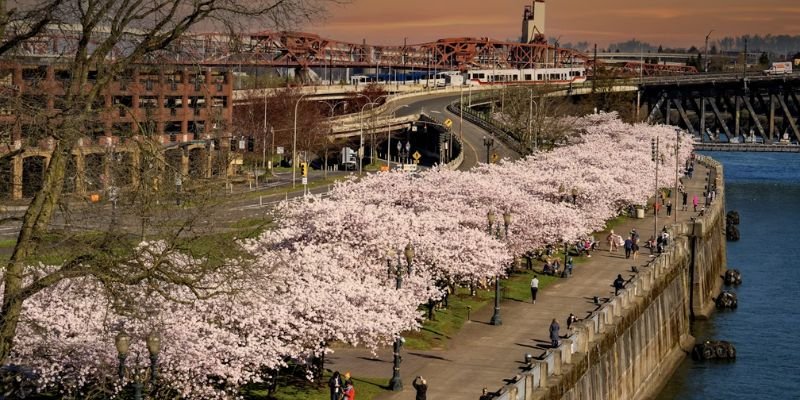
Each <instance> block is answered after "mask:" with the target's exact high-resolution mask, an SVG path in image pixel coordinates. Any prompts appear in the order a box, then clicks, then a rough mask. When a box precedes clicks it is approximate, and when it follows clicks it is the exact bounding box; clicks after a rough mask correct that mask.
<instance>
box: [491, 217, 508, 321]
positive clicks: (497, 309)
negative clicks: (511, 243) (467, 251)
mask: <svg viewBox="0 0 800 400" xmlns="http://www.w3.org/2000/svg"><path fill="white" fill-rule="evenodd" d="M486 219H487V220H488V222H489V227H488V232H489V235H491V234H492V226H493V225H494V222H495V214H494V212H493V211H491V210H489V212H488V213H487V214H486ZM510 225H511V211H506V212H504V213H503V226H504V228H505V229H504V232H505V237H506V238H508V228H509V226H510ZM496 231H497V238H498V239H500V226H499V225H497V230H496ZM489 323H490V324H492V325H495V326H498V325H503V320H502V319H501V317H500V275H499V274H498V275H497V276H495V278H494V313H493V314H492V319H491V321H490V322H489Z"/></svg>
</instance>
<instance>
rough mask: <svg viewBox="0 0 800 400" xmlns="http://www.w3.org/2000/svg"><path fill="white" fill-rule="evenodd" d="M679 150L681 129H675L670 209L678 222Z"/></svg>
mask: <svg viewBox="0 0 800 400" xmlns="http://www.w3.org/2000/svg"><path fill="white" fill-rule="evenodd" d="M680 150H681V130H680V129H677V128H676V129H675V190H673V191H672V192H673V195H672V211H673V212H674V213H675V223H676V224H677V223H678V154H680Z"/></svg>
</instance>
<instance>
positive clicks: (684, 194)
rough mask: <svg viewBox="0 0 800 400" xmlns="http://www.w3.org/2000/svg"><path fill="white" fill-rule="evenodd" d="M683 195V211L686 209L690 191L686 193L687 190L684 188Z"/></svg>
mask: <svg viewBox="0 0 800 400" xmlns="http://www.w3.org/2000/svg"><path fill="white" fill-rule="evenodd" d="M681 196H682V197H683V203H682V204H683V207H682V208H681V211H686V201H687V200H688V199H689V193H686V191H683V190H682V191H681Z"/></svg>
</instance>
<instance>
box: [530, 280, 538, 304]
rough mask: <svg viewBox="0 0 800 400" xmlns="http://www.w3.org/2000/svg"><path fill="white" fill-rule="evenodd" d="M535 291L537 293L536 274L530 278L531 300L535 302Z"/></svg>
mask: <svg viewBox="0 0 800 400" xmlns="http://www.w3.org/2000/svg"><path fill="white" fill-rule="evenodd" d="M536 293H539V278H537V277H536V275H534V276H533V279H531V302H532V303H533V304H536Z"/></svg>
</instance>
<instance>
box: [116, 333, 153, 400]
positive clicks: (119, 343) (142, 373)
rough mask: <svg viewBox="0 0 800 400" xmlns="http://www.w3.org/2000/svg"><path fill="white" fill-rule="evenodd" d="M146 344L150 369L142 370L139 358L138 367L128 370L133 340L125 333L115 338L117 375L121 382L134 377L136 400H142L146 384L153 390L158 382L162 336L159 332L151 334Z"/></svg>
mask: <svg viewBox="0 0 800 400" xmlns="http://www.w3.org/2000/svg"><path fill="white" fill-rule="evenodd" d="M145 343H146V344H147V352H148V353H149V354H150V367H149V368H141V367H140V366H139V360H138V358H137V360H136V365H135V366H133V368H128V367H127V366H126V365H125V360H126V359H127V358H128V350H129V349H130V344H131V338H130V336H129V335H128V334H127V333H125V332H124V331H121V332H119V333H118V334H117V336H116V337H115V338H114V346H115V347H116V348H117V358H118V359H119V367H118V369H117V375H118V376H119V379H120V380H122V379H125V377H126V375H129V374H130V375H132V377H133V390H134V395H133V396H134V399H135V400H142V391H143V390H144V386H145V384H148V385H150V388H151V389H152V388H153V387H154V386H155V384H156V382H157V380H158V354H159V353H160V352H161V335H159V334H158V333H157V332H151V333H150V334H149V335H147V338H146V339H145Z"/></svg>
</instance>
